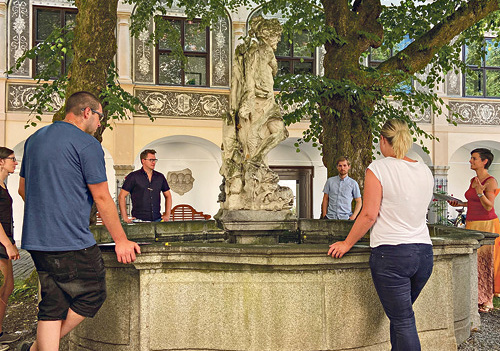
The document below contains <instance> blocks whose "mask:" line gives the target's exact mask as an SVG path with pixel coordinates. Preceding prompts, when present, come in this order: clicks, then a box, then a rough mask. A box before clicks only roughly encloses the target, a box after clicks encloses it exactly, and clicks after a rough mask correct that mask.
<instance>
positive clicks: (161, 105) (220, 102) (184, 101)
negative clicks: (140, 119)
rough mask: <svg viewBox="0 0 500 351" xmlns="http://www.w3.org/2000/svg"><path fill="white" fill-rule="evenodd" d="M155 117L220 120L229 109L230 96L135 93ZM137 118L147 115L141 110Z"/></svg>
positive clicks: (162, 92)
mask: <svg viewBox="0 0 500 351" xmlns="http://www.w3.org/2000/svg"><path fill="white" fill-rule="evenodd" d="M135 96H137V97H138V98H139V99H141V101H142V102H143V103H144V104H145V105H146V106H147V107H148V108H149V110H150V111H151V114H152V115H153V116H154V117H176V118H178V117H180V118H184V117H189V118H208V119H219V118H221V117H222V115H223V114H224V113H225V112H226V111H228V109H229V95H225V94H206V93H188V92H174V91H157V90H140V89H137V90H136V91H135ZM135 115H136V116H143V115H145V111H143V110H142V109H139V111H138V113H136V114H135Z"/></svg>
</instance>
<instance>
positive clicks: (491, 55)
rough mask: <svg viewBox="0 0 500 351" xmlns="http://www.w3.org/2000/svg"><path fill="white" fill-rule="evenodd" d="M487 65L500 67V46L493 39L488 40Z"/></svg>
mask: <svg viewBox="0 0 500 351" xmlns="http://www.w3.org/2000/svg"><path fill="white" fill-rule="evenodd" d="M485 66H487V67H500V48H499V47H498V46H495V43H494V42H493V41H492V40H491V39H488V40H486V60H485Z"/></svg>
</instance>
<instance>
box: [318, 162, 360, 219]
mask: <svg viewBox="0 0 500 351" xmlns="http://www.w3.org/2000/svg"><path fill="white" fill-rule="evenodd" d="M349 169H351V164H350V163H349V159H348V158H347V157H346V156H343V157H339V159H338V160H337V171H338V172H339V175H337V176H335V177H331V178H328V179H327V181H326V184H325V187H324V189H323V193H324V194H323V203H322V204H321V217H322V218H325V219H350V220H355V219H356V217H357V216H358V213H359V211H361V205H362V201H361V192H360V191H359V185H358V183H357V182H356V181H355V180H354V179H352V178H350V177H349V175H348V174H349ZM353 199H354V201H356V205H355V207H354V212H353V211H352V200H353Z"/></svg>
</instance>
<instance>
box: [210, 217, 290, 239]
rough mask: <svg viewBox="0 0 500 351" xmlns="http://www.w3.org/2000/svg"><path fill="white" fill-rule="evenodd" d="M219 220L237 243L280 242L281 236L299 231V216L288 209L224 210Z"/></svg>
mask: <svg viewBox="0 0 500 351" xmlns="http://www.w3.org/2000/svg"><path fill="white" fill-rule="evenodd" d="M219 220H220V221H221V222H222V229H224V230H225V231H226V233H227V234H228V236H229V242H230V243H235V244H253V245H273V244H278V242H279V237H280V236H282V235H286V234H287V233H290V232H296V231H297V217H296V216H295V215H294V214H293V213H292V212H291V211H288V210H283V211H266V210H257V211H255V210H234V211H231V210H224V211H223V212H222V215H221V216H220V217H219Z"/></svg>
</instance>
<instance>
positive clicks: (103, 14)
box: [53, 0, 118, 142]
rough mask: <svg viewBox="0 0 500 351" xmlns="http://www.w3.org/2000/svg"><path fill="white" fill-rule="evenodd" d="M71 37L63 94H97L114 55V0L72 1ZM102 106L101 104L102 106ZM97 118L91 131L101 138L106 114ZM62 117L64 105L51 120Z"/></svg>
mask: <svg viewBox="0 0 500 351" xmlns="http://www.w3.org/2000/svg"><path fill="white" fill-rule="evenodd" d="M75 4H76V6H77V8H78V14H77V15H76V25H75V29H74V31H75V37H74V39H73V49H74V53H75V56H74V59H73V62H72V63H71V66H70V69H69V72H68V76H69V83H68V87H67V89H66V97H69V96H71V94H73V93H75V92H77V91H82V90H84V91H88V92H90V93H92V94H94V95H95V96H97V97H99V96H100V94H101V92H102V91H103V90H104V89H105V87H106V79H107V77H108V69H109V66H110V65H111V62H113V59H114V57H115V54H116V36H115V32H116V24H117V15H116V13H117V9H118V0H76V1H75ZM104 108H105V105H104V104H103V109H104ZM104 115H105V116H106V117H105V120H101V127H99V128H98V129H97V131H96V133H95V134H94V136H95V137H96V139H97V140H99V142H101V141H102V134H103V133H104V130H105V128H106V127H105V126H106V122H107V118H108V117H107V114H106V111H104ZM62 119H64V108H61V110H59V111H58V112H57V113H56V114H55V115H54V118H53V120H54V121H56V120H62Z"/></svg>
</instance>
